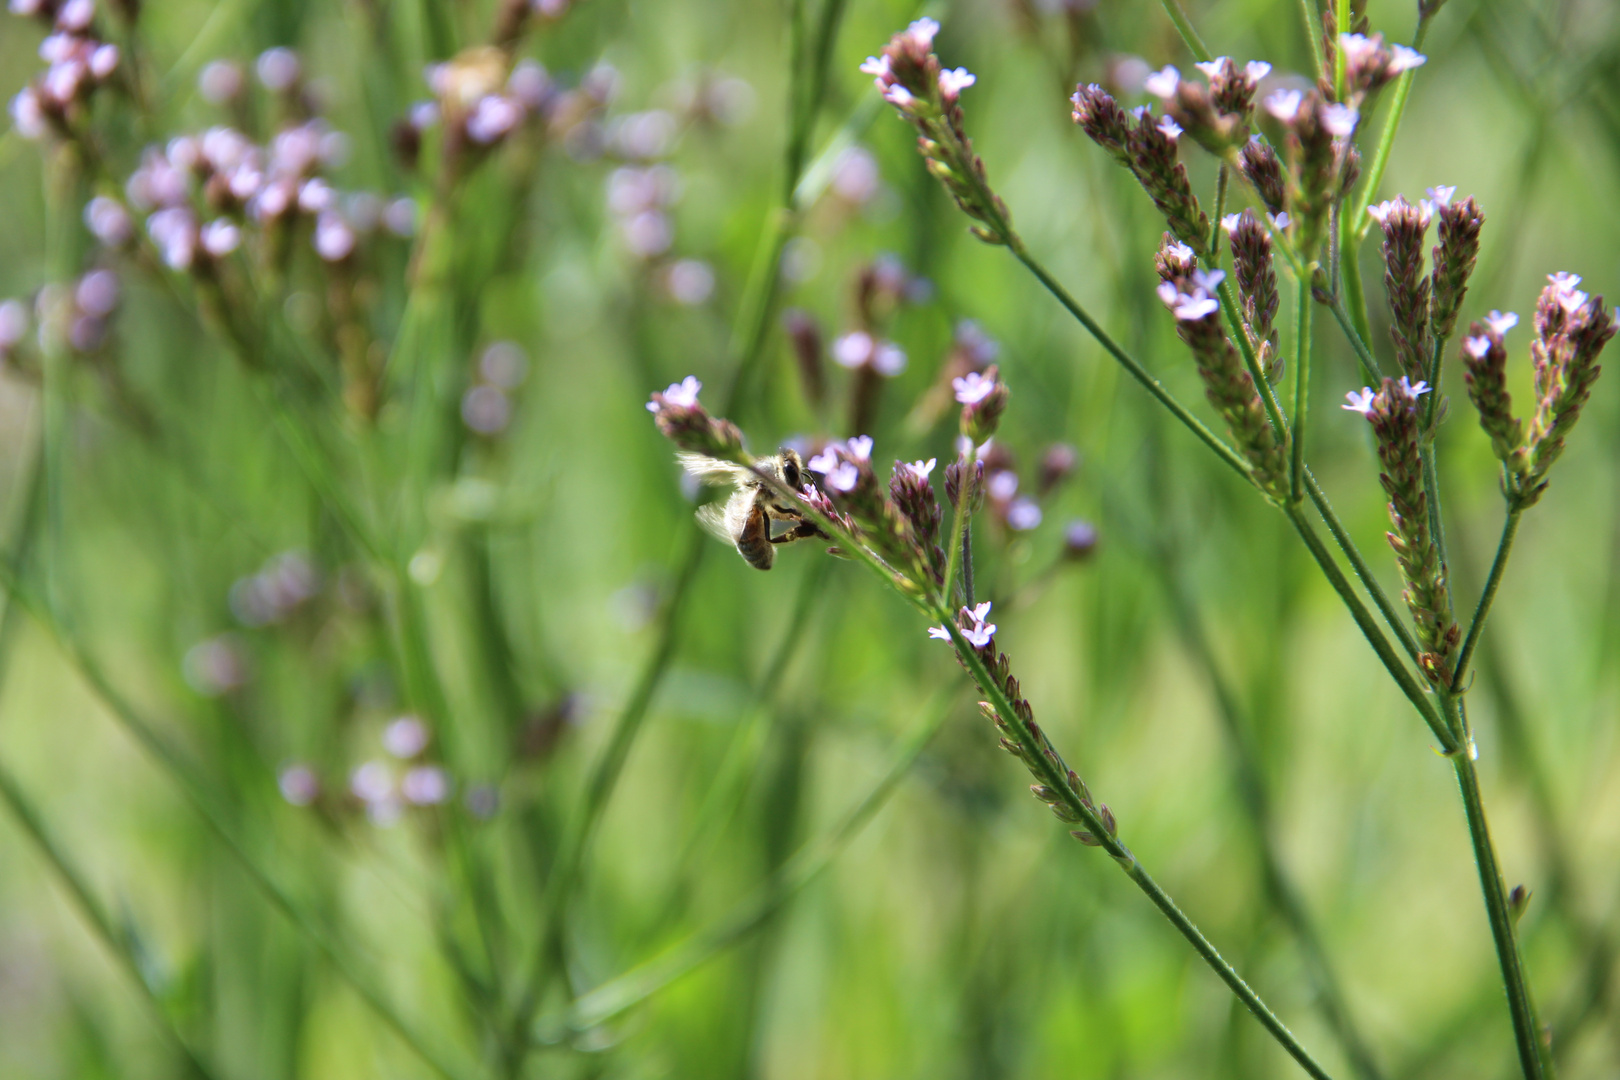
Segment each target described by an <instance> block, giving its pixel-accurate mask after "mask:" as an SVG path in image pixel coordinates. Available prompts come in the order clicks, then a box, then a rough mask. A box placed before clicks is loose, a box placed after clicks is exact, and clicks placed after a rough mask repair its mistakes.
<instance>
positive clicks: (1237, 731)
mask: <svg viewBox="0 0 1620 1080" xmlns="http://www.w3.org/2000/svg"><path fill="white" fill-rule="evenodd" d="M1153 554H1154V557H1151V560H1150V561H1151V562H1152V564H1153V566H1154V567H1155V568H1156V569H1158V570H1159V572H1160V574H1161V576H1162V577H1163V578H1164V581H1165V587H1166V590H1167V591H1168V592H1169V594H1170V599H1171V606H1172V609H1173V610H1174V612H1175V615H1176V621H1177V623H1178V625H1179V627H1180V630H1181V636H1182V639H1183V641H1184V642H1185V643H1186V646H1187V649H1188V651H1190V652H1191V653H1192V654H1193V656H1194V657H1195V658H1196V659H1197V660H1198V662H1199V663H1200V664H1201V665H1202V666H1203V668H1204V674H1205V676H1206V677H1207V678H1208V679H1209V684H1210V691H1211V692H1212V693H1213V694H1214V695H1215V703H1216V712H1217V713H1218V714H1219V716H1220V719H1221V726H1222V728H1223V730H1224V732H1225V734H1226V739H1227V742H1228V744H1229V745H1230V747H1231V752H1232V773H1233V779H1234V782H1235V783H1236V785H1237V788H1238V794H1239V796H1240V799H1241V801H1242V804H1243V807H1244V809H1245V811H1246V812H1247V816H1248V819H1249V827H1250V829H1251V831H1252V832H1253V833H1254V843H1255V848H1256V850H1257V851H1258V852H1259V854H1260V864H1261V877H1262V879H1263V881H1264V884H1265V889H1266V892H1267V894H1268V895H1269V896H1270V897H1271V902H1272V905H1273V906H1274V907H1275V908H1276V910H1277V911H1278V913H1279V914H1281V915H1282V917H1283V920H1284V921H1285V922H1286V923H1287V924H1288V928H1289V930H1290V931H1292V933H1293V935H1294V938H1295V940H1296V941H1297V942H1298V944H1299V948H1300V952H1301V953H1302V954H1303V957H1304V960H1305V966H1306V968H1307V970H1308V972H1309V977H1310V979H1311V982H1313V983H1314V984H1315V986H1316V991H1317V997H1318V1002H1317V1004H1318V1007H1319V1008H1320V1009H1321V1011H1322V1016H1323V1019H1324V1020H1326V1021H1327V1024H1328V1027H1330V1028H1331V1029H1332V1030H1333V1033H1334V1035H1336V1036H1337V1037H1338V1040H1339V1042H1340V1043H1341V1044H1342V1045H1343V1047H1344V1051H1345V1054H1346V1055H1347V1056H1348V1057H1349V1058H1350V1060H1351V1062H1352V1063H1353V1064H1354V1066H1355V1069H1356V1071H1357V1072H1358V1073H1360V1074H1361V1076H1362V1077H1363V1078H1365V1080H1380V1078H1381V1077H1382V1075H1383V1074H1382V1071H1381V1070H1380V1069H1379V1067H1378V1063H1377V1061H1376V1060H1374V1058H1373V1054H1372V1051H1371V1049H1370V1047H1369V1046H1368V1045H1367V1040H1366V1038H1365V1037H1364V1036H1363V1035H1362V1033H1361V1031H1360V1029H1359V1028H1358V1027H1357V1026H1356V1023H1355V1020H1354V1018H1353V1017H1352V1016H1351V1015H1350V1007H1349V1004H1348V1002H1347V1001H1346V999H1345V994H1344V990H1343V988H1342V987H1341V986H1340V984H1339V979H1338V976H1337V974H1336V973H1335V972H1334V969H1333V963H1332V961H1331V960H1330V959H1329V957H1328V953H1327V949H1326V948H1325V947H1324V946H1323V944H1322V939H1321V937H1320V936H1319V935H1318V934H1317V932H1316V927H1315V925H1314V923H1313V921H1312V919H1311V916H1310V912H1309V911H1308V910H1307V908H1306V906H1305V900H1304V898H1303V897H1302V896H1301V895H1300V892H1299V888H1298V886H1296V885H1295V884H1294V881H1293V879H1292V878H1291V877H1290V876H1289V874H1288V871H1287V869H1286V867H1285V865H1284V863H1283V859H1282V855H1281V853H1280V852H1278V850H1277V844H1276V841H1275V839H1274V836H1273V833H1274V832H1275V827H1274V815H1273V813H1272V808H1271V798H1270V795H1269V793H1268V792H1267V790H1266V782H1265V777H1264V776H1263V775H1262V774H1261V769H1260V763H1259V760H1258V754H1257V753H1256V751H1255V747H1254V745H1253V740H1252V739H1251V738H1250V737H1249V734H1248V732H1247V730H1246V727H1245V724H1244V722H1243V709H1242V707H1241V706H1240V705H1239V704H1238V699H1237V694H1236V692H1235V691H1234V690H1233V689H1232V685H1231V683H1230V682H1229V681H1228V680H1227V678H1226V675H1225V673H1224V672H1223V671H1222V670H1221V665H1220V661H1219V660H1218V659H1216V656H1215V650H1214V648H1213V646H1212V645H1211V644H1210V641H1209V637H1208V635H1207V634H1206V633H1205V632H1204V628H1203V626H1202V625H1201V624H1200V622H1199V619H1198V613H1197V611H1196V607H1195V604H1194V601H1193V598H1192V596H1191V595H1190V590H1189V588H1188V585H1187V582H1186V580H1185V577H1184V576H1183V574H1182V573H1181V571H1180V564H1179V560H1178V559H1177V558H1176V556H1175V553H1174V552H1173V551H1171V550H1168V545H1165V546H1164V547H1163V548H1161V550H1160V551H1158V552H1156V553H1153Z"/></svg>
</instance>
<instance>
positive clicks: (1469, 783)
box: [1452, 703, 1547, 1080]
mask: <svg viewBox="0 0 1620 1080" xmlns="http://www.w3.org/2000/svg"><path fill="white" fill-rule="evenodd" d="M1458 723H1459V725H1461V726H1463V727H1466V725H1467V721H1466V719H1465V718H1464V717H1463V716H1462V713H1461V711H1460V703H1459V711H1458ZM1452 766H1453V767H1454V768H1455V769H1456V772H1457V787H1458V789H1459V790H1460V791H1461V792H1462V799H1463V809H1464V811H1465V812H1466V814H1467V817H1468V838H1469V840H1470V841H1471V842H1472V844H1473V847H1474V863H1475V865H1476V866H1477V867H1478V869H1479V885H1480V890H1481V891H1482V892H1483V893H1484V895H1485V914H1486V916H1487V917H1488V918H1489V920H1490V924H1491V938H1492V940H1494V941H1495V943H1496V956H1497V960H1498V961H1499V963H1500V965H1501V968H1502V983H1503V986H1504V987H1505V988H1506V990H1507V998H1508V1011H1509V1012H1510V1013H1511V1014H1512V1016H1513V1037H1514V1040H1515V1041H1516V1042H1517V1044H1518V1048H1519V1066H1520V1068H1521V1069H1522V1070H1523V1071H1524V1077H1525V1080H1545V1078H1546V1077H1547V1073H1546V1071H1545V1070H1544V1069H1543V1068H1542V1054H1543V1050H1542V1044H1541V1034H1540V1024H1539V1023H1538V1022H1537V1020H1536V1010H1535V1003H1534V1002H1533V1001H1532V1000H1531V997H1530V986H1529V983H1528V981H1527V980H1526V978H1525V973H1524V961H1523V960H1522V959H1521V958H1520V956H1519V942H1518V935H1517V932H1516V930H1515V927H1514V921H1513V915H1512V913H1511V912H1510V911H1509V910H1508V902H1507V888H1506V886H1505V885H1504V884H1503V882H1502V870H1501V867H1500V865H1499V864H1498V863H1497V858H1496V848H1495V846H1494V845H1493V844H1492V842H1491V831H1490V826H1489V824H1488V823H1487V822H1486V820H1485V804H1484V801H1483V800H1482V799H1481V797H1480V791H1479V773H1478V771H1477V770H1476V769H1475V768H1474V759H1473V755H1472V753H1460V754H1455V755H1453V757H1452Z"/></svg>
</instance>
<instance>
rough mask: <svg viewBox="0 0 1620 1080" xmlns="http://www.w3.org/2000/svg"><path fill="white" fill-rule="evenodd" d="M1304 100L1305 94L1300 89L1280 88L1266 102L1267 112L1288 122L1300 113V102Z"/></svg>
mask: <svg viewBox="0 0 1620 1080" xmlns="http://www.w3.org/2000/svg"><path fill="white" fill-rule="evenodd" d="M1304 100H1305V95H1304V94H1302V93H1300V92H1299V91H1298V90H1278V91H1276V92H1275V93H1272V94H1270V95H1268V96H1267V97H1266V100H1265V103H1264V104H1265V106H1266V112H1268V113H1270V114H1271V115H1272V116H1275V117H1276V118H1277V119H1279V120H1281V121H1282V122H1283V123H1285V124H1288V123H1292V122H1293V120H1294V117H1296V116H1298V115H1299V106H1300V102H1302V101H1304Z"/></svg>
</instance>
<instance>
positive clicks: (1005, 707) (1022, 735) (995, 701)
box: [934, 608, 1328, 1080]
mask: <svg viewBox="0 0 1620 1080" xmlns="http://www.w3.org/2000/svg"><path fill="white" fill-rule="evenodd" d="M934 614H935V616H936V617H937V618H940V619H943V620H944V623H945V627H946V629H948V630H949V631H950V634H951V641H952V643H953V644H954V645H955V646H956V655H957V656H958V658H960V659H961V661H962V664H963V666H965V667H966V668H967V669H968V673H969V674H971V675H972V676H973V678H974V681H975V682H977V683H978V685H979V689H980V690H981V691H982V692H983V693H984V695H985V696H986V697H988V698H989V699H990V705H991V706H992V707H993V708H994V709H995V710H996V713H997V715H999V716H1001V717H1003V718H1004V719H1005V720H1006V722H1007V726H1008V729H1009V730H1010V731H1012V733H1013V735H1014V737H1015V738H1016V739H1017V740H1018V744H1019V746H1020V748H1021V749H1022V750H1023V752H1024V759H1025V760H1026V761H1028V762H1032V763H1033V767H1034V768H1036V769H1038V770H1040V773H1039V776H1040V779H1041V780H1042V781H1043V783H1044V784H1045V786H1046V787H1049V788H1051V789H1052V790H1053V791H1055V792H1057V794H1058V796H1059V798H1061V799H1062V801H1063V805H1064V807H1065V808H1066V809H1068V810H1069V811H1070V812H1071V813H1073V814H1074V815H1075V816H1076V817H1077V818H1079V820H1080V821H1082V822H1083V823H1084V824H1085V826H1086V828H1087V830H1089V831H1090V833H1091V835H1092V836H1093V837H1095V838H1096V839H1097V841H1098V844H1099V846H1100V847H1102V849H1103V850H1104V851H1106V852H1107V853H1108V854H1109V855H1110V856H1112V857H1113V859H1114V861H1115V862H1116V863H1118V864H1119V866H1120V868H1121V869H1122V870H1124V871H1125V874H1126V876H1127V877H1129V878H1130V879H1131V880H1132V881H1134V882H1135V883H1136V886H1137V888H1139V889H1141V890H1142V892H1144V893H1146V894H1147V897H1148V899H1149V900H1151V901H1153V904H1154V906H1155V907H1157V908H1158V909H1159V910H1160V911H1161V912H1162V913H1163V914H1164V917H1165V918H1166V919H1168V920H1170V923H1171V925H1172V926H1174V927H1175V928H1176V929H1177V930H1178V931H1179V932H1180V933H1181V936H1182V937H1184V938H1186V939H1187V941H1188V942H1189V943H1190V944H1191V945H1192V947H1193V949H1194V950H1195V951H1197V953H1198V955H1199V956H1201V957H1203V959H1204V962H1205V963H1207V964H1208V965H1209V966H1210V968H1211V969H1212V970H1214V972H1215V974H1216V975H1218V976H1219V977H1220V979H1221V981H1222V982H1224V983H1226V985H1227V986H1228V987H1229V988H1230V989H1231V991H1232V993H1233V994H1235V995H1236V996H1237V998H1238V1000H1240V1001H1242V1002H1243V1004H1244V1005H1245V1006H1246V1007H1247V1008H1248V1010H1249V1011H1250V1012H1251V1013H1253V1014H1254V1016H1255V1019H1257V1020H1259V1021H1260V1023H1261V1025H1262V1026H1263V1027H1264V1028H1265V1029H1266V1030H1267V1031H1268V1032H1270V1033H1271V1036H1272V1038H1274V1039H1276V1040H1277V1042H1278V1043H1279V1044H1281V1046H1282V1048H1283V1049H1284V1050H1286V1051H1287V1052H1288V1053H1289V1055H1290V1056H1291V1057H1293V1059H1294V1060H1295V1061H1297V1062H1299V1064H1300V1067H1301V1068H1303V1069H1304V1070H1305V1071H1306V1072H1307V1073H1308V1074H1310V1075H1311V1076H1313V1077H1316V1078H1317V1080H1327V1078H1328V1073H1327V1070H1325V1069H1323V1068H1322V1066H1321V1065H1319V1064H1317V1062H1316V1059H1315V1058H1313V1057H1311V1055H1310V1052H1309V1051H1308V1050H1306V1049H1305V1047H1304V1046H1302V1045H1301V1044H1300V1042H1299V1040H1298V1039H1296V1038H1295V1037H1294V1034H1293V1032H1291V1031H1289V1030H1288V1028H1287V1026H1286V1025H1284V1024H1283V1022H1282V1021H1281V1020H1279V1019H1277V1016H1276V1014H1274V1013H1273V1012H1272V1011H1271V1009H1270V1008H1268V1007H1267V1005H1266V1003H1265V1002H1264V1001H1262V1000H1261V999H1260V996H1259V995H1258V994H1256V993H1255V992H1254V991H1253V990H1252V989H1250V987H1249V984H1248V983H1246V982H1244V981H1243V977H1242V976H1241V975H1239V974H1238V973H1237V971H1236V970H1234V969H1233V967H1232V965H1231V964H1229V963H1227V962H1226V960H1225V959H1224V958H1223V957H1222V956H1221V954H1220V952H1219V951H1218V950H1217V949H1216V948H1215V946H1214V945H1212V944H1210V942H1209V939H1208V938H1206V937H1204V935H1203V933H1202V932H1201V931H1200V930H1199V929H1198V927H1197V925H1196V924H1194V923H1193V921H1192V920H1191V919H1189V918H1188V917H1187V916H1186V914H1185V913H1183V912H1182V910H1181V909H1180V908H1179V907H1177V906H1176V903H1175V901H1174V900H1172V899H1171V898H1170V895H1169V894H1168V893H1166V892H1165V891H1164V889H1163V888H1162V887H1160V885H1159V883H1158V882H1157V881H1155V880H1153V877H1152V876H1151V875H1150V874H1149V873H1148V872H1147V870H1146V869H1145V868H1144V867H1143V866H1142V864H1141V862H1140V861H1139V860H1138V859H1137V857H1136V856H1135V855H1134V854H1132V852H1131V850H1130V848H1128V847H1126V846H1125V845H1124V844H1123V843H1121V842H1120V841H1119V840H1118V839H1117V838H1116V837H1114V836H1112V835H1111V834H1110V833H1109V832H1108V830H1107V828H1106V826H1105V825H1104V824H1103V821H1102V818H1101V817H1100V816H1099V815H1098V813H1097V811H1096V810H1093V809H1092V808H1091V806H1090V804H1089V803H1087V802H1085V801H1083V800H1082V799H1081V798H1080V795H1079V793H1078V792H1076V791H1075V790H1074V788H1073V787H1072V786H1071V785H1070V784H1069V780H1068V777H1067V776H1066V775H1064V773H1063V771H1062V770H1061V769H1060V768H1059V767H1058V765H1057V764H1056V763H1055V761H1054V758H1053V757H1052V756H1050V755H1049V754H1048V753H1047V751H1046V748H1045V747H1044V746H1043V745H1042V743H1041V740H1040V739H1038V738H1036V736H1035V734H1034V733H1033V732H1032V731H1031V730H1030V729H1029V726H1028V725H1027V724H1025V723H1024V722H1023V721H1022V720H1020V719H1019V717H1018V713H1017V712H1016V711H1015V710H1014V709H1013V706H1012V702H1011V701H1009V700H1008V699H1007V695H1006V693H1005V691H1004V690H1003V689H1002V687H1001V684H1000V683H999V682H998V681H997V680H996V679H995V678H994V676H992V675H991V673H990V671H989V670H988V669H987V668H986V667H985V664H984V661H983V660H981V659H980V658H979V654H978V653H977V652H976V651H975V650H974V649H973V647H972V646H971V645H969V644H968V643H967V639H965V638H964V637H962V632H961V630H960V629H958V628H957V625H956V620H955V619H952V618H950V617H949V615H948V613H947V612H945V611H944V610H943V609H942V608H937V609H936V610H935V612H934Z"/></svg>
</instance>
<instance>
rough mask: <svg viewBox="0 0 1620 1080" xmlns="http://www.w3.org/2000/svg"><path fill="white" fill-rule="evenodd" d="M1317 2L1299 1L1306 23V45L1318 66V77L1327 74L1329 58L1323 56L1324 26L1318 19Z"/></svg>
mask: <svg viewBox="0 0 1620 1080" xmlns="http://www.w3.org/2000/svg"><path fill="white" fill-rule="evenodd" d="M1316 2H1317V0H1299V13H1300V16H1301V18H1303V19H1304V21H1305V44H1306V47H1307V48H1309V49H1310V51H1311V60H1312V61H1313V62H1314V63H1315V65H1316V77H1317V79H1319V80H1320V79H1321V78H1322V76H1324V75H1326V74H1327V57H1326V56H1324V55H1323V54H1322V24H1321V23H1320V22H1318V21H1317V18H1316Z"/></svg>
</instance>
